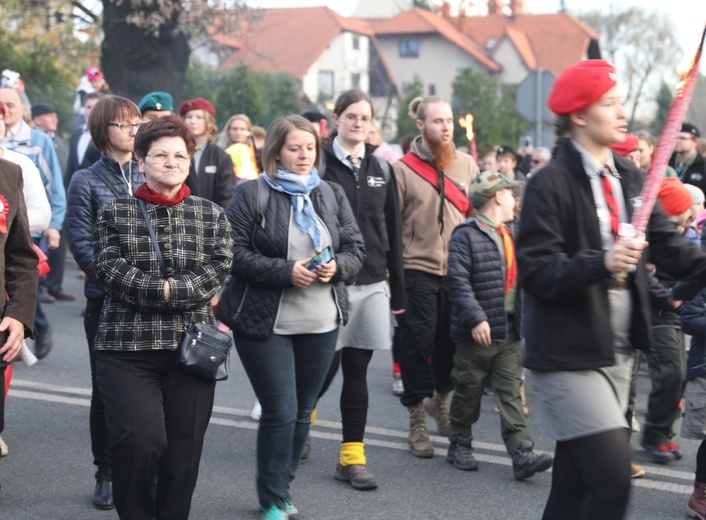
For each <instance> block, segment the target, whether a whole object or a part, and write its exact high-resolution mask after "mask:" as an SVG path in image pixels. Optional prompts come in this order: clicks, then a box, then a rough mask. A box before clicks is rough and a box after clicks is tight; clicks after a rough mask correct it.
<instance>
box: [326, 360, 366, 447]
mask: <svg viewBox="0 0 706 520" xmlns="http://www.w3.org/2000/svg"><path fill="white" fill-rule="evenodd" d="M372 357H373V351H372V350H367V349H361V348H354V347H346V348H344V349H342V350H339V351H338V352H336V354H335V355H334V357H333V361H332V362H331V366H330V367H329V370H328V374H326V380H325V381H324V386H323V388H322V389H321V392H319V399H321V397H322V396H323V395H324V394H325V393H326V390H328V387H329V386H330V385H331V381H333V378H334V377H336V372H338V366H339V364H340V365H341V371H342V372H343V387H342V388H341V422H342V423H343V442H363V436H364V435H365V423H366V421H367V418H368V381H367V375H368V364H369V363H370V359H371V358H372Z"/></svg>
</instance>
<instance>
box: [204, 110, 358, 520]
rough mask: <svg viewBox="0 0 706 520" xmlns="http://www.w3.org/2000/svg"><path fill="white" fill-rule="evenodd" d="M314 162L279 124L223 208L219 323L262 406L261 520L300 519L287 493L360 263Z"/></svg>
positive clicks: (335, 189)
mask: <svg viewBox="0 0 706 520" xmlns="http://www.w3.org/2000/svg"><path fill="white" fill-rule="evenodd" d="M320 159H321V147H320V143H319V136H318V134H317V133H316V130H315V129H314V127H313V126H312V124H311V123H310V122H308V121H307V120H306V119H304V118H302V117H300V116H285V117H280V118H278V119H276V120H275V121H274V122H273V123H272V125H270V128H269V129H268V131H267V140H266V141H265V146H264V148H263V152H262V160H263V166H264V168H265V172H266V173H265V175H263V177H262V178H260V179H258V180H254V181H249V182H246V183H244V184H242V185H241V186H239V187H238V188H237V190H236V192H235V195H234V196H233V200H232V201H231V203H230V206H229V207H228V210H227V215H228V219H229V220H230V223H231V225H232V228H233V244H234V251H233V253H234V258H233V268H232V270H231V275H232V277H231V280H230V282H229V283H228V286H227V288H226V290H225V292H224V293H223V296H222V299H221V303H220V305H219V308H218V318H219V319H220V320H221V321H222V322H224V323H225V324H226V325H228V326H229V327H230V328H231V329H232V330H233V331H234V332H233V335H234V338H235V344H236V347H237V350H238V354H239V356H240V359H241V361H242V363H243V366H244V367H245V371H246V372H247V374H248V378H249V379H250V382H251V383H252V386H253V388H254V390H255V394H256V396H257V398H258V400H259V401H260V403H261V405H262V417H261V419H260V427H259V431H258V442H257V492H258V498H259V507H260V510H261V518H262V519H264V520H276V519H286V518H289V515H294V514H296V512H297V511H296V508H295V507H294V505H293V503H292V498H291V496H290V490H289V487H290V484H291V482H292V480H294V474H295V472H296V469H297V466H298V463H299V460H300V458H301V454H302V451H303V449H304V444H305V442H306V437H307V435H308V433H309V422H310V416H311V412H312V409H313V407H314V405H315V403H316V399H317V397H318V395H319V391H320V390H321V387H322V385H323V382H324V378H325V377H326V372H327V370H328V368H329V366H330V364H331V360H332V358H333V355H334V352H335V348H336V340H337V338H338V328H339V326H340V325H343V324H345V323H346V320H347V308H348V295H347V291H346V287H345V285H346V284H350V283H352V282H353V281H354V279H355V276H356V274H357V273H358V270H359V269H360V268H361V266H362V264H363V257H364V255H365V251H364V247H363V238H362V236H361V234H360V230H359V229H358V225H357V224H356V220H355V217H354V215H353V212H352V211H351V208H350V205H349V204H348V200H347V198H346V196H345V194H344V192H343V190H342V189H341V188H340V187H339V186H338V185H335V184H328V183H327V182H326V181H322V180H321V179H320V177H319V175H318V173H317V170H316V168H317V166H318V165H319V164H320ZM329 253H330V255H329Z"/></svg>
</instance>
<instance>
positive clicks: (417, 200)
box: [393, 97, 478, 458]
mask: <svg viewBox="0 0 706 520" xmlns="http://www.w3.org/2000/svg"><path fill="white" fill-rule="evenodd" d="M409 113H410V116H412V117H413V118H414V119H415V120H416V123H417V128H419V130H420V131H421V134H422V135H420V136H417V137H416V138H415V139H414V141H413V142H412V145H411V148H410V151H409V153H407V154H405V155H404V156H403V157H402V158H401V159H400V160H399V161H397V162H396V163H395V164H394V165H393V168H394V172H395V177H396V180H397V187H398V191H399V201H400V209H401V212H402V219H401V222H402V246H403V247H402V249H403V255H404V256H403V262H404V269H405V287H406V291H407V298H408V304H407V310H406V312H405V313H404V314H402V315H399V316H397V318H398V328H397V331H396V337H395V345H396V348H397V349H398V351H399V354H400V366H401V369H402V381H403V383H404V394H403V395H402V397H401V398H400V401H401V403H402V404H403V405H404V406H406V407H407V409H408V410H409V414H410V427H409V446H410V450H411V451H412V453H413V454H414V455H416V456H417V457H424V458H428V457H432V456H433V455H434V448H433V447H432V445H431V441H430V440H429V434H428V433H427V430H426V423H425V409H426V411H427V413H429V414H430V415H431V416H432V417H433V418H434V419H435V420H436V423H437V429H438V431H439V434H440V435H443V436H445V437H446V436H448V431H449V412H448V407H447V396H448V393H449V392H450V391H451V390H452V389H453V383H452V382H451V369H452V367H453V354H454V347H453V342H452V341H451V338H450V337H449V314H450V313H449V308H448V306H449V304H448V296H447V294H446V289H445V287H444V278H445V277H446V272H447V268H448V254H449V240H450V239H451V233H452V232H453V230H454V228H455V227H456V226H457V225H458V224H460V223H461V222H463V221H464V220H465V218H466V216H467V215H468V213H469V210H470V204H469V201H468V189H469V186H470V184H471V182H472V181H473V179H475V178H476V176H477V175H478V166H477V165H476V163H475V161H474V160H473V158H472V157H471V156H470V155H467V154H465V153H462V152H459V151H458V150H456V149H455V147H454V145H453V133H454V117H453V113H452V111H451V106H450V105H449V103H448V102H447V101H445V100H444V99H442V98H438V97H427V98H424V99H422V98H416V99H415V100H413V101H412V102H411V103H410V105H409Z"/></svg>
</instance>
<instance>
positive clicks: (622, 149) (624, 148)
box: [610, 134, 640, 155]
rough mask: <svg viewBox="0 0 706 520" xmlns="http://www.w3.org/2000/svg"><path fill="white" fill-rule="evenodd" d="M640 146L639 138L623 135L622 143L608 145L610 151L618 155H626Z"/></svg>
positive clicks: (633, 135) (632, 135)
mask: <svg viewBox="0 0 706 520" xmlns="http://www.w3.org/2000/svg"><path fill="white" fill-rule="evenodd" d="M639 144H640V138H639V137H638V136H636V135H635V134H625V140H624V141H623V142H622V143H615V144H612V145H610V149H611V150H613V151H614V152H615V153H617V154H618V155H627V154H629V153H630V152H634V151H635V150H637V147H638V145H639Z"/></svg>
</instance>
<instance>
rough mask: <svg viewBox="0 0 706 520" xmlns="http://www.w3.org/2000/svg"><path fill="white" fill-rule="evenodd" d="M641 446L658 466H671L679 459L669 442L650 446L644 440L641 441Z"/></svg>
mask: <svg viewBox="0 0 706 520" xmlns="http://www.w3.org/2000/svg"><path fill="white" fill-rule="evenodd" d="M640 446H642V448H643V449H644V450H645V451H646V452H647V454H648V455H649V456H650V458H651V459H652V460H653V461H654V462H656V463H657V464H669V463H670V462H672V461H674V460H676V458H677V457H676V455H675V454H674V453H672V450H671V449H670V447H669V443H668V442H665V443H663V444H648V443H646V442H645V440H644V439H643V440H641V441H640ZM680 453H681V452H680Z"/></svg>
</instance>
